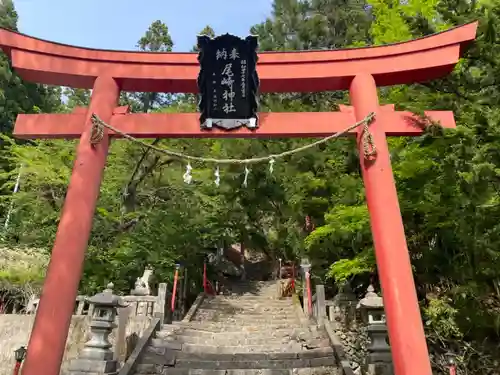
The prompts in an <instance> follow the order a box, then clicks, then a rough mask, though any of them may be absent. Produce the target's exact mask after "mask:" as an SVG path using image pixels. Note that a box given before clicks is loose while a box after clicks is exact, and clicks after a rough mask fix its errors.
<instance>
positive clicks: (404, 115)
mask: <svg viewBox="0 0 500 375" xmlns="http://www.w3.org/2000/svg"><path fill="white" fill-rule="evenodd" d="M340 109H341V112H296V113H287V112H283V113H261V114H260V127H259V128H258V129H256V130H253V131H252V130H248V129H246V128H241V129H238V130H233V131H230V132H227V131H222V130H217V129H215V128H214V129H212V130H200V124H199V120H198V117H199V114H197V113H148V114H139V113H138V114H116V115H113V117H112V119H111V125H112V126H114V127H116V128H117V129H120V130H122V131H123V132H125V133H127V134H130V135H131V136H133V137H137V138H290V137H325V136H328V135H331V134H335V133H337V132H339V131H342V130H344V129H346V128H347V127H348V126H350V125H352V124H354V123H355V122H356V119H355V116H354V113H353V112H352V110H350V109H349V107H347V106H342V107H341V108H340ZM425 113H426V115H428V116H429V117H430V118H431V119H433V120H434V121H438V122H440V123H441V125H442V126H443V127H445V128H454V127H455V120H454V118H453V112H451V111H427V112H425ZM377 116H378V117H379V119H380V120H381V123H382V124H383V126H384V131H385V132H386V134H387V135H389V136H401V135H406V136H415V135H419V134H422V127H420V126H418V125H417V123H416V118H415V116H414V115H413V114H411V113H410V112H393V111H389V110H384V111H383V112H381V113H379V114H378V115H377ZM84 119H85V115H84V114H80V113H72V114H35V115H25V114H20V115H18V117H17V121H16V125H15V128H14V135H15V136H16V137H18V138H30V139H35V138H67V139H75V138H79V137H80V134H81V132H82V129H83V125H84ZM355 134H356V131H352V132H351V133H350V135H355ZM110 136H112V137H114V136H115V135H114V134H110Z"/></svg>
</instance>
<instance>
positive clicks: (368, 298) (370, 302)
mask: <svg viewBox="0 0 500 375" xmlns="http://www.w3.org/2000/svg"><path fill="white" fill-rule="evenodd" d="M358 308H359V309H360V310H361V317H362V319H363V322H364V323H365V324H368V325H370V324H385V312H384V300H383V299H382V297H380V296H379V295H378V294H377V293H375V288H373V285H370V286H369V287H368V289H367V290H366V294H365V298H363V299H362V300H361V301H359V304H358Z"/></svg>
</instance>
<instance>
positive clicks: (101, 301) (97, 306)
mask: <svg viewBox="0 0 500 375" xmlns="http://www.w3.org/2000/svg"><path fill="white" fill-rule="evenodd" d="M88 302H89V303H90V304H92V305H93V307H94V308H93V312H92V321H91V322H90V340H89V341H87V342H86V343H85V346H84V348H83V350H82V353H81V354H80V357H79V358H77V359H74V360H72V361H71V362H70V364H69V368H68V375H116V374H117V373H118V361H116V360H114V359H113V352H112V350H111V348H112V345H111V343H110V342H109V335H110V333H111V332H112V331H113V329H114V328H115V327H116V324H115V318H116V313H117V308H119V307H125V305H124V304H123V303H122V301H121V298H120V297H118V296H115V295H114V294H113V284H108V287H107V288H106V289H105V290H104V291H103V292H102V293H99V294H96V295H95V296H94V297H92V298H89V299H88Z"/></svg>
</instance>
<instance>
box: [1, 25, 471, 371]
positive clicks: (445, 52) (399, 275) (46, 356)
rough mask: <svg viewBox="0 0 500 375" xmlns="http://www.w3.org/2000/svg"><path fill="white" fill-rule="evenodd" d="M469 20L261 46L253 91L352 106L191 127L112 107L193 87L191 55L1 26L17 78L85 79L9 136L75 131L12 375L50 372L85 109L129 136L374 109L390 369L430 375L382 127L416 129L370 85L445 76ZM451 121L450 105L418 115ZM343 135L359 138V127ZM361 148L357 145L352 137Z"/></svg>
mask: <svg viewBox="0 0 500 375" xmlns="http://www.w3.org/2000/svg"><path fill="white" fill-rule="evenodd" d="M476 29H477V23H470V24H467V25H464V26H461V27H457V28H454V29H451V30H448V31H446V32H442V33H439V34H434V35H431V36H429V37H426V38H421V39H417V40H413V41H409V42H406V43H399V44H393V45H387V46H380V47H370V48H356V49H347V50H335V51H307V52H283V53H280V52H270V53H261V54H260V55H259V64H258V67H257V70H258V73H259V77H260V79H261V86H260V87H261V91H262V92H317V91H325V90H342V89H349V91H350V96H351V104H352V107H341V110H340V112H338V113H293V114H292V113H269V114H267V113H266V114H262V117H261V126H260V128H259V129H258V130H256V131H254V132H250V131H248V130H245V129H241V130H238V131H236V132H230V133H224V132H220V131H217V130H212V131H211V132H205V131H201V130H200V129H199V128H198V124H197V120H196V119H197V116H198V115H197V114H128V113H126V111H124V110H123V108H119V107H118V108H117V103H118V98H119V94H120V91H123V90H124V91H146V92H153V91H157V92H184V93H193V92H196V77H197V74H198V63H197V60H196V54H191V53H140V52H121V51H104V50H92V49H85V48H79V47H73V46H67V45H62V44H56V43H51V42H47V41H43V40H40V39H35V38H32V37H29V36H26V35H22V34H18V33H14V32H10V31H7V30H0V47H1V48H2V49H3V51H4V52H6V53H7V54H8V56H9V57H10V59H11V61H12V66H13V67H14V68H15V70H16V71H17V72H18V73H19V74H20V75H21V77H22V78H24V79H26V80H29V81H33V82H38V83H45V84H53V85H64V86H70V87H77V88H92V89H93V93H92V98H91V101H90V106H89V108H88V109H87V110H79V111H77V112H75V113H73V114H67V115H59V114H58V115H20V116H19V117H18V120H17V122H16V126H15V131H14V134H15V135H16V136H17V137H20V138H80V143H79V145H78V148H77V153H76V160H75V164H74V168H73V173H72V176H71V180H70V184H69V187H68V192H67V195H66V200H65V203H64V208H63V212H62V215H61V220H60V223H59V228H58V231H57V234H56V238H55V242H54V247H53V250H52V257H51V261H50V264H49V268H48V271H47V276H46V280H45V283H44V287H43V292H42V296H41V299H40V304H39V307H38V312H37V315H36V319H35V323H34V326H33V330H32V333H31V337H30V341H29V345H28V353H27V358H26V361H25V364H24V367H23V375H39V374H44V375H58V374H59V369H60V365H61V361H62V357H63V354H64V349H65V343H66V337H67V333H68V328H69V324H70V321H71V316H72V313H73V309H74V303H75V298H76V295H77V291H78V284H79V282H80V277H81V272H82V266H83V261H84V255H85V251H86V248H87V242H88V239H89V235H90V230H91V226H92V220H93V215H94V210H95V205H96V201H97V197H98V194H99V188H100V184H101V178H102V174H103V170H104V167H105V164H106V156H107V152H108V144H109V139H110V137H114V136H115V135H114V134H108V132H107V131H105V135H104V138H103V140H102V141H101V143H100V144H98V145H97V146H96V147H92V146H91V145H90V132H91V120H90V117H91V115H92V114H96V115H97V116H99V117H100V118H101V119H102V120H103V121H105V122H108V123H111V124H112V125H113V126H114V127H116V128H118V129H120V130H122V131H125V132H127V133H130V134H131V135H133V136H136V137H141V138H146V137H164V138H166V137H177V138H179V137H235V136H238V137H263V138H264V137H266V138H268V137H311V136H315V137H318V136H326V135H329V134H333V133H335V132H338V131H339V130H341V129H343V128H345V127H346V126H347V125H350V124H352V123H353V122H356V121H360V120H362V119H363V118H364V117H365V116H366V115H367V114H369V113H370V112H375V113H376V117H375V121H374V122H373V123H372V124H371V126H370V131H371V133H372V135H373V138H374V141H375V144H376V147H377V157H376V159H375V160H373V161H371V162H367V160H365V159H364V158H361V169H362V176H363V181H364V184H365V190H366V200H367V205H368V210H369V212H370V221H371V228H372V234H373V242H374V248H375V255H376V259H377V267H378V270H379V276H380V282H381V286H382V292H383V298H384V304H385V312H386V317H387V324H388V329H389V338H390V342H391V350H392V356H393V362H394V368H395V373H396V375H431V374H432V371H431V366H430V361H429V357H428V352H427V345H426V341H425V335H424V330H423V326H422V321H421V317H420V311H419V307H418V301H417V296H416V292H415V285H414V282H413V276H412V269H411V263H410V257H409V254H408V249H407V245H406V239H405V234H404V228H403V223H402V219H401V213H400V209H399V203H398V197H397V192H396V188H395V184H394V178H393V174H392V168H391V161H390V157H389V150H388V146H387V140H386V136H387V135H390V136H404V135H406V136H415V135H418V134H421V130H422V129H421V128H419V127H417V126H415V123H414V121H412V119H411V118H412V115H411V114H409V113H404V112H397V111H394V107H392V106H379V103H378V94H377V86H384V85H394V84H408V83H413V82H420V81H425V80H430V79H435V78H439V77H442V76H443V75H446V74H448V73H450V72H451V71H452V70H453V68H454V66H455V64H456V63H457V62H458V59H459V57H460V54H461V52H462V51H463V49H464V47H465V46H466V45H467V44H468V43H469V42H471V41H473V40H474V38H475V33H476ZM428 115H429V117H430V118H431V119H433V120H436V121H440V122H441V124H442V125H443V126H444V127H449V128H451V127H454V126H455V123H454V120H453V114H452V113H451V112H445V111H444V112H443V111H441V112H432V111H431V112H429V113H428ZM353 135H357V136H358V140H359V139H360V137H359V135H360V133H359V131H358V132H353ZM358 146H359V147H361V142H358Z"/></svg>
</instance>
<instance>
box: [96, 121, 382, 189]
mask: <svg viewBox="0 0 500 375" xmlns="http://www.w3.org/2000/svg"><path fill="white" fill-rule="evenodd" d="M374 118H375V113H374V112H370V113H369V114H368V115H367V116H366V117H365V118H364V119H363V120H361V121H358V122H356V123H355V124H353V125H351V126H348V127H347V128H345V129H344V130H342V131H340V132H338V133H335V134H332V135H329V136H328V137H325V138H322V139H320V140H318V141H315V142H312V143H309V144H307V145H304V146H301V147H297V148H294V149H291V150H288V151H285V152H281V153H279V154H272V155H267V156H262V157H256V158H249V159H215V158H204V157H201V156H192V155H186V154H183V153H181V152H177V151H172V150H167V149H164V148H160V147H157V146H155V145H152V144H149V143H146V142H144V141H142V140H140V139H137V138H135V137H133V136H131V135H129V134H127V133H124V132H122V131H121V130H119V129H117V128H115V127H114V126H111V125H109V124H107V123H105V122H104V121H102V120H101V119H100V118H99V117H98V116H97V115H96V114H92V117H91V120H92V134H102V136H104V132H101V130H102V129H103V128H108V129H109V130H111V131H113V132H115V133H116V134H119V135H121V136H122V137H123V138H125V139H128V140H130V141H132V142H134V143H137V144H139V145H141V146H142V147H146V148H150V149H152V150H154V151H156V152H160V153H163V154H166V155H169V156H172V157H176V158H178V159H184V160H188V161H199V162H202V163H213V164H242V165H248V164H256V163H262V162H266V161H268V162H269V171H270V172H271V173H272V171H273V164H274V163H275V161H276V159H279V158H283V157H285V156H289V155H293V154H296V153H298V152H302V151H305V150H308V149H310V148H313V147H316V146H318V145H320V144H323V143H326V142H328V141H330V140H332V139H335V138H339V137H342V136H343V135H345V134H347V133H348V132H350V131H351V130H354V129H356V128H357V127H358V126H361V125H363V138H362V140H363V143H369V144H372V143H373V137H372V135H371V133H370V131H369V129H368V125H369V124H370V123H371V122H372V121H373V119H374ZM102 136H101V139H102ZM92 144H96V140H95V139H94V140H93V142H92ZM369 144H366V145H364V146H365V147H364V150H365V153H366V150H368V151H369V149H368V148H367V147H366V146H369ZM369 152H370V153H373V152H372V151H369ZM367 156H371V155H365V157H367ZM191 170H192V168H191V165H190V164H188V166H187V170H186V173H185V174H184V179H185V180H186V182H187V181H189V182H187V183H190V182H191V179H192V176H191ZM189 177H191V179H190V178H189Z"/></svg>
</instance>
